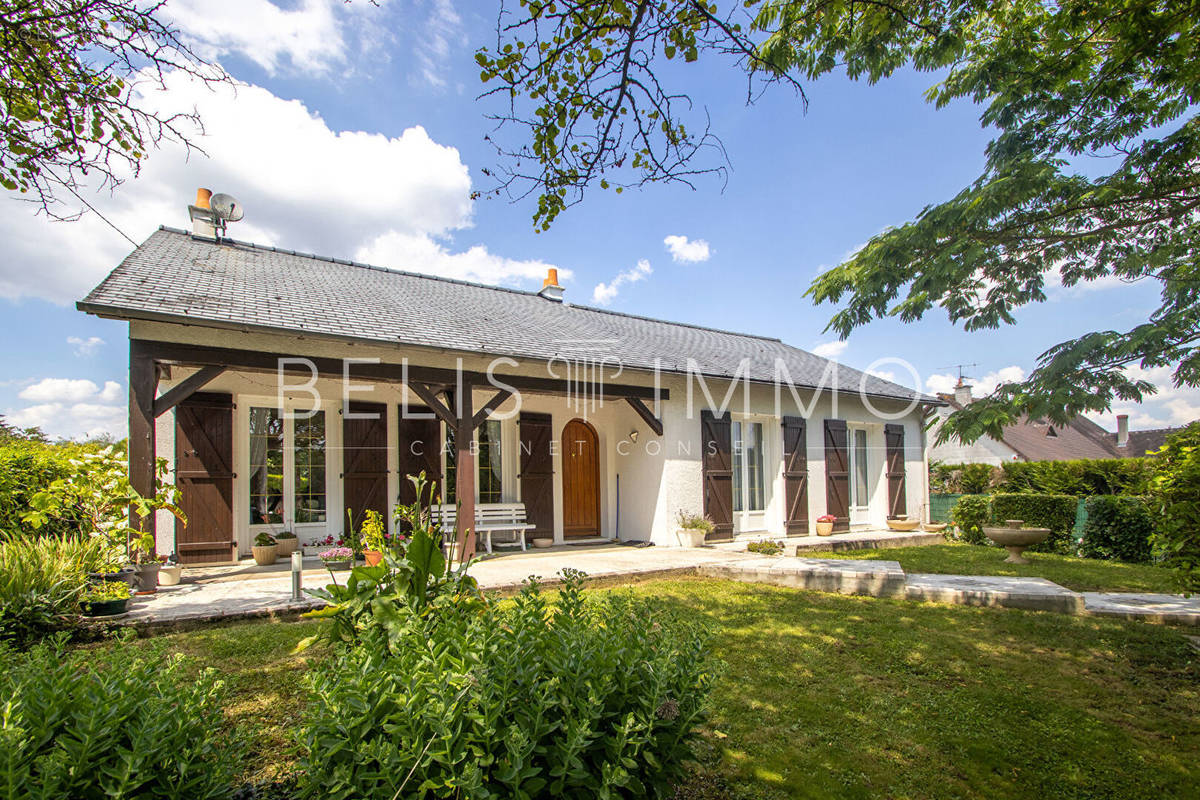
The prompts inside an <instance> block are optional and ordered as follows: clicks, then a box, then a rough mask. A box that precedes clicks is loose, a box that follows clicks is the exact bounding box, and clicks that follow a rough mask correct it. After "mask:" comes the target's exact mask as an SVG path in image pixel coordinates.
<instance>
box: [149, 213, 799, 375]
mask: <svg viewBox="0 0 1200 800" xmlns="http://www.w3.org/2000/svg"><path fill="white" fill-rule="evenodd" d="M158 229H159V230H160V231H166V232H168V233H175V234H179V235H181V236H188V237H192V238H193V239H195V238H196V237H194V236H192V234H190V233H189V232H187V231H186V230H184V229H182V228H174V227H171V226H170V225H159V226H158ZM201 241H207V240H203V239H202V240H201ZM219 243H228V244H233V245H237V246H239V247H249V248H251V249H252V250H261V251H263V252H269V253H283V254H284V255H289V256H296V257H298V258H311V259H313V260H314V261H325V262H328V263H331V264H341V265H342V266H346V267H358V268H360V269H369V270H374V271H376V272H386V273H389V274H391V275H403V276H405V277H409V278H422V279H425V280H430V281H440V282H442V283H452V284H455V285H458V286H471V287H474V288H476V289H490V290H493V291H497V292H508V293H510V294H519V295H524V296H526V297H538V296H539V295H538V293H537V292H533V291H529V290H528V289H513V288H511V287H508V286H493V285H490V284H486V283H479V282H477V281H464V280H461V279H459V278H447V277H445V276H443V275H431V274H429V273H427V272H411V271H409V270H404V269H392V268H390V267H381V266H378V265H376V264H367V263H365V262H362V261H353V260H351V259H348V258H335V257H334V256H322V255H318V254H316V253H304V252H301V251H299V250H291V249H288V248H286V247H272V246H270V245H265V244H258V243H256V242H244V241H241V240H239V239H228V238H222V239H221V240H220V242H215V241H214V242H213V244H219ZM562 305H563V306H565V307H568V308H578V309H580V310H583V311H591V312H593V313H596V314H610V315H612V316H614V317H625V318H628V319H640V320H643V321H645V322H656V323H659V324H661V325H676V326H679V327H682V328H692V329H693V330H699V331H709V332H711V333H721V334H724V335H726V336H744V337H746V338H747V339H759V340H762V341H766V342H776V343H778V344H784V342H783V340H782V339H780V338H778V337H774V336H763V335H761V334H757V333H742V332H740V331H730V330H725V329H723V328H713V327H711V326H708V325H696V324H694V323H691V322H675V321H673V320H668V319H659V318H657V317H647V316H644V315H642V314H630V313H628V312H625V311H613V310H611V309H607V308H596V307H595V306H585V305H580V304H578V303H563V304H562ZM786 346H788V347H791V345H786ZM797 349H798V348H797ZM805 352H807V351H805Z"/></svg>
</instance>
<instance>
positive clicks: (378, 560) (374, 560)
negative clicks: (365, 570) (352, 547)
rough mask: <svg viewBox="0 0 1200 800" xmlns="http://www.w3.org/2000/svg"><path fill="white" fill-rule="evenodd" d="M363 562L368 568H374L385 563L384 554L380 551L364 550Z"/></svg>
mask: <svg viewBox="0 0 1200 800" xmlns="http://www.w3.org/2000/svg"><path fill="white" fill-rule="evenodd" d="M363 561H365V562H366V563H367V566H368V567H374V566H376V565H378V564H382V563H383V553H381V552H379V551H378V550H363Z"/></svg>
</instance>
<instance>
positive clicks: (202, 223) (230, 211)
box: [188, 190, 243, 240]
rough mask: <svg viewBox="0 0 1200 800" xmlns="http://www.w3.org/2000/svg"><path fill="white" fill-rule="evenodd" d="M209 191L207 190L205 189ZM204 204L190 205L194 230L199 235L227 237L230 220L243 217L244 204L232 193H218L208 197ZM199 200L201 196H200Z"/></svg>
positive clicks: (189, 211)
mask: <svg viewBox="0 0 1200 800" xmlns="http://www.w3.org/2000/svg"><path fill="white" fill-rule="evenodd" d="M204 191H205V192H207V190H204ZM206 199H207V202H206V203H204V204H200V203H199V202H198V203H197V205H194V206H188V214H189V215H190V216H191V218H192V223H193V231H194V232H195V233H196V234H197V235H204V234H205V233H208V234H209V235H210V236H212V237H213V238H214V239H217V240H220V239H223V238H224V237H225V228H226V226H227V225H228V224H229V223H230V222H237V221H238V220H240V219H241V218H242V215H243V212H242V204H241V203H239V202H238V201H237V200H236V199H235V198H234V197H233V196H232V195H228V194H223V193H218V194H214V195H212V196H211V197H210V198H206ZM198 200H199V198H198Z"/></svg>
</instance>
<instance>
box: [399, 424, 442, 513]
mask: <svg viewBox="0 0 1200 800" xmlns="http://www.w3.org/2000/svg"><path fill="white" fill-rule="evenodd" d="M406 414H407V415H408V416H409V417H412V416H416V415H420V416H422V417H430V419H405V415H406ZM396 427H397V440H398V451H399V456H400V458H399V471H400V488H399V489H398V490H397V495H396V502H397V503H399V504H400V505H411V504H412V503H415V502H416V501H417V489H416V487H415V486H413V482H412V481H411V480H409V476H410V475H420V474H421V473H422V472H424V473H425V478H426V480H429V481H432V482H433V483H434V484H435V485H436V487H437V488H436V489H435V490H434V496H435V497H440V496H441V493H442V426H441V425H440V424H439V423H438V420H437V417H434V416H433V412H432V411H430V410H429V409H428V408H425V407H424V406H408V407H407V411H406V410H405V406H400V417H399V419H398V421H397V425H396ZM425 491H426V495H425V497H424V498H422V499H423V500H426V501H427V500H428V499H429V495H428V492H429V490H428V488H427V489H426V490H425Z"/></svg>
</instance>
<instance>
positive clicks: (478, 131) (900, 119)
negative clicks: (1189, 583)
mask: <svg viewBox="0 0 1200 800" xmlns="http://www.w3.org/2000/svg"><path fill="white" fill-rule="evenodd" d="M169 9H173V10H172V11H171V13H173V14H174V15H175V18H176V21H177V23H178V24H179V25H180V27H181V28H182V29H183V30H184V31H185V32H186V33H188V35H189V36H191V37H193V39H194V41H195V42H196V43H197V46H198V47H199V48H201V49H202V51H203V52H205V53H207V54H209V55H210V56H212V57H213V58H215V59H217V60H219V62H220V63H221V65H222V66H223V67H225V69H226V70H228V71H229V72H230V73H231V74H232V75H233V76H234V77H235V78H237V79H238V80H239V81H241V82H243V83H244V84H245V86H243V87H242V88H241V89H239V91H238V94H237V96H236V98H224V99H223V98H221V97H218V96H214V94H213V93H211V92H205V91H203V90H199V89H196V88H195V87H190V86H187V85H186V84H184V83H183V82H181V81H172V82H171V85H170V87H169V88H170V91H168V92H165V93H163V92H154V93H151V94H149V95H148V97H150V100H149V102H151V103H157V104H162V107H164V108H175V107H184V108H188V107H190V106H191V105H193V104H194V105H195V106H196V107H197V108H198V109H199V110H200V111H201V114H202V115H204V116H205V119H206V122H207V123H208V125H207V127H208V135H207V136H205V137H201V138H200V139H199V140H198V141H199V143H200V144H201V146H203V147H204V148H205V149H206V150H208V151H209V157H207V158H206V157H203V156H198V155H195V154H193V155H192V156H191V157H190V158H185V157H184V154H183V153H182V152H181V151H180V150H179V148H177V147H173V146H168V147H166V148H164V149H163V150H162V151H160V152H157V153H155V154H154V155H152V156H151V158H150V160H149V162H148V163H147V165H146V168H145V170H144V171H143V175H142V176H141V177H139V178H138V179H136V180H131V181H129V182H127V183H126V184H124V185H123V186H122V187H120V188H119V189H118V190H117V193H116V195H115V196H110V195H109V194H107V193H101V194H99V195H97V196H96V197H95V198H94V202H95V203H96V205H97V206H98V207H99V208H101V209H102V210H103V211H104V212H105V214H106V216H109V217H110V218H111V219H112V220H113V221H114V222H116V224H117V225H118V227H120V228H121V229H122V230H123V231H125V232H126V233H127V234H128V235H129V236H131V237H132V238H133V239H134V240H137V241H141V240H142V239H144V238H145V237H146V236H147V235H148V234H149V233H150V232H151V231H152V230H153V228H154V227H155V226H157V225H158V224H167V225H172V226H176V227H186V225H187V214H186V205H187V203H188V202H190V201H191V199H192V197H193V196H194V191H195V187H197V186H209V187H210V188H212V189H214V190H215V191H224V192H229V193H231V194H234V195H235V196H238V197H239V198H240V199H241V200H242V201H243V203H244V204H245V207H246V220H245V221H243V222H241V223H238V224H237V226H236V227H231V231H230V235H232V236H235V237H236V238H242V239H249V240H252V241H262V242H265V243H268V244H273V245H276V246H281V247H287V248H292V249H297V250H302V251H310V252H319V253H322V254H327V255H332V256H340V257H349V258H359V259H362V260H370V261H374V262H376V263H380V264H382V265H383V266H394V267H398V268H404V269H410V270H419V271H429V272H437V273H439V274H449V275H452V276H454V277H465V278H469V279H476V280H485V281H488V282H494V283H500V284H503V285H510V286H518V287H527V288H536V286H537V285H539V283H540V281H539V277H540V275H542V274H544V269H545V267H546V266H547V265H554V266H557V267H559V268H560V269H561V270H562V271H563V273H564V275H566V274H568V273H569V279H568V280H567V281H565V285H566V287H567V299H568V301H573V302H577V303H583V304H589V305H591V304H595V302H594V299H599V300H604V301H606V303H607V307H608V308H611V309H613V310H617V311H623V312H629V313H635V314H644V315H648V316H653V317H659V318H666V319H672V320H679V321H684V322H693V323H698V324H703V325H711V326H715V327H720V328H726V329H732V330H739V331H746V332H751V333H757V334H764V335H770V336H777V337H780V338H782V339H783V340H785V341H787V342H789V343H791V344H794V345H796V346H799V347H803V348H807V349H814V348H819V352H822V353H824V354H830V355H834V356H835V357H836V358H837V359H838V360H840V361H843V362H844V363H848V364H851V365H853V366H856V367H860V368H867V367H870V366H871V365H872V363H873V362H875V361H876V359H879V358H886V357H898V358H903V359H905V360H907V361H908V362H911V363H912V365H913V366H914V367H915V368H916V370H917V372H918V374H919V381H918V383H919V384H920V388H923V389H926V390H931V389H945V388H947V386H948V384H949V383H950V382H951V380H950V377H949V376H950V374H951V373H952V372H953V370H952V369H948V366H949V365H953V364H959V363H975V364H977V366H975V367H971V368H970V369H969V370H968V373H969V374H970V375H972V376H974V377H975V378H976V379H977V382H978V384H979V385H980V386H981V387H983V388H988V387H990V386H991V385H994V383H995V381H996V380H997V379H998V377H1000V376H1003V377H1006V378H1010V379H1011V378H1019V377H1021V375H1023V374H1025V373H1028V371H1029V370H1031V369H1032V367H1033V366H1034V363H1035V359H1036V357H1037V355H1038V354H1039V353H1040V352H1042V351H1043V350H1045V349H1046V348H1047V347H1048V346H1050V345H1052V344H1055V343H1057V342H1059V341H1062V340H1063V339H1066V338H1069V337H1072V336H1075V335H1078V334H1080V333H1082V332H1085V331H1088V330H1092V329H1095V328H1097V327H1103V328H1114V329H1125V328H1128V327H1131V326H1132V325H1134V324H1136V323H1137V322H1138V321H1139V320H1142V319H1144V318H1145V315H1146V314H1147V313H1149V311H1150V310H1152V309H1153V308H1154V307H1155V305H1156V304H1155V293H1154V290H1153V287H1152V286H1147V285H1136V286H1125V285H1120V284H1118V285H1116V286H1110V285H1106V286H1096V287H1085V288H1078V287H1077V288H1074V289H1072V290H1062V289H1057V290H1054V291H1052V292H1051V299H1050V301H1049V302H1047V303H1045V304H1043V305H1040V306H1034V307H1030V308H1027V309H1025V310H1022V311H1021V312H1019V314H1018V318H1019V324H1018V325H1016V326H1012V327H1007V328H1003V329H1000V330H996V331H988V332H980V333H973V334H967V333H964V332H963V331H961V330H958V329H956V328H954V327H952V326H951V325H950V324H949V323H947V322H946V320H945V318H944V316H942V315H940V314H938V313H933V314H931V315H930V316H929V318H928V319H927V320H925V321H923V322H921V323H919V324H912V325H903V324H900V323H898V322H893V321H886V322H877V323H875V324H872V325H870V326H868V327H866V328H863V329H861V330H859V331H858V332H856V333H854V334H853V336H852V337H851V338H850V340H849V342H848V343H847V344H846V345H844V346H842V345H834V344H830V342H831V340H832V339H833V337H832V336H830V335H828V334H824V333H822V329H823V328H824V326H825V323H826V322H827V320H828V318H829V315H830V312H831V310H830V308H828V307H821V308H818V307H814V306H813V305H812V304H811V302H810V301H809V300H807V299H806V298H805V297H804V296H803V294H804V291H805V289H806V288H807V287H808V285H809V283H810V282H811V280H812V278H813V277H814V276H815V275H817V274H818V273H819V272H820V271H821V270H823V269H824V268H827V267H829V266H832V265H835V264H837V263H838V262H839V261H840V260H841V259H842V258H843V257H844V256H845V255H846V254H848V253H850V252H852V251H853V250H854V249H855V248H856V247H858V246H860V245H861V244H863V243H864V242H865V241H866V240H867V239H869V238H870V237H871V236H872V235H874V234H876V233H878V232H879V231H881V230H883V229H884V228H885V227H887V226H889V225H896V224H901V223H903V222H905V221H907V220H908V219H910V218H912V217H913V216H914V215H915V214H917V213H918V212H919V211H920V210H921V208H922V207H924V206H925V205H927V204H930V203H934V202H937V201H939V200H942V199H945V198H947V197H949V196H951V195H952V194H953V193H955V192H957V191H958V190H959V189H961V188H962V187H963V186H964V185H966V184H967V183H968V182H970V181H971V180H972V179H973V178H974V177H976V176H977V175H978V173H979V171H980V168H981V165H982V153H983V148H984V145H985V144H986V142H987V140H988V138H989V137H988V134H987V132H986V131H984V130H982V129H981V128H980V125H979V123H978V115H979V109H978V108H977V107H974V106H972V105H970V104H968V103H961V104H956V105H952V106H950V107H949V108H946V109H942V110H940V111H939V110H935V109H934V108H932V107H931V106H930V105H928V104H926V103H925V101H924V99H923V93H924V91H925V90H926V89H927V88H928V86H929V85H930V84H931V83H932V82H933V81H934V77H933V76H930V75H921V74H914V73H904V74H901V75H898V76H896V77H894V78H892V79H889V80H887V81H885V82H883V83H880V84H878V85H875V86H869V85H867V84H865V83H856V82H852V81H849V80H846V79H845V78H843V77H841V76H830V77H827V78H825V79H822V80H820V81H818V82H815V83H812V84H808V85H806V91H807V94H808V98H809V105H808V109H807V113H805V110H804V108H803V106H802V104H801V102H800V100H799V98H798V97H796V95H795V94H794V93H792V92H791V91H789V90H786V89H783V88H777V89H773V90H770V91H768V92H767V93H766V94H765V95H764V96H763V97H762V98H760V99H759V101H758V102H757V103H756V104H755V105H753V106H747V105H746V103H745V81H744V78H743V77H742V76H741V75H740V74H738V73H737V72H736V71H735V70H733V69H731V68H730V67H729V65H728V63H727V62H724V61H723V60H721V59H719V58H711V59H707V60H702V61H701V62H700V63H699V64H697V65H692V66H689V67H687V68H678V69H676V72H675V74H677V76H678V80H679V81H680V83H679V86H680V87H681V88H682V89H685V90H687V91H689V92H691V93H692V95H693V97H694V98H695V100H696V102H697V105H698V106H700V107H703V108H706V109H707V111H708V113H709V114H710V115H711V118H712V127H713V131H714V132H715V133H716V134H718V135H719V136H720V138H721V140H722V142H723V143H724V146H725V148H726V150H727V152H728V154H729V158H730V161H731V163H732V169H731V171H730V173H729V176H728V183H727V185H725V186H724V190H723V191H722V184H721V182H720V181H719V180H717V179H715V178H714V179H705V178H701V179H699V181H698V183H697V189H696V190H695V191H693V190H691V189H688V188H687V187H684V186H678V185H677V186H655V187H649V188H646V189H644V190H641V191H633V192H626V193H624V194H622V195H620V196H616V195H614V194H612V193H600V192H597V193H594V194H592V195H590V196H589V197H588V198H587V199H586V200H585V201H584V203H583V204H582V205H579V206H576V207H574V208H572V209H570V210H568V211H567V212H565V213H564V214H563V215H562V216H560V218H559V219H558V220H557V221H556V222H555V224H554V226H553V227H552V229H551V230H550V231H549V232H547V233H541V234H537V233H534V232H533V228H532V225H531V221H530V218H531V214H532V210H533V201H532V200H527V201H524V202H519V203H515V204H513V203H510V202H508V201H506V200H504V199H498V198H484V199H480V200H476V201H474V202H473V203H472V202H471V201H470V199H469V193H470V191H471V190H472V189H474V190H486V189H487V188H489V185H490V184H489V183H488V180H489V179H488V178H487V177H486V176H484V175H483V174H482V173H481V169H482V168H485V167H489V166H493V165H494V164H495V163H496V159H495V155H494V151H493V150H492V148H491V145H489V144H488V143H487V142H485V141H484V136H485V135H486V134H487V133H489V131H491V130H492V127H493V124H492V123H491V122H490V121H488V120H487V119H486V117H485V114H486V112H487V111H488V110H489V108H490V107H491V106H489V104H488V103H486V102H480V101H477V100H476V95H477V94H479V92H480V90H481V85H480V84H479V80H478V68H477V67H476V66H475V64H474V62H473V59H472V55H473V52H474V49H475V47H476V46H478V45H479V44H480V43H485V42H488V41H491V40H492V39H493V38H494V30H493V26H494V17H493V14H494V11H493V4H491V3H471V4H467V3H451V2H449V1H448V0H426V1H425V2H418V1H416V0H411V1H410V2H386V3H384V4H382V6H381V7H379V8H375V7H373V6H371V5H370V4H368V3H365V2H355V3H353V4H351V5H350V6H349V7H344V6H343V5H342V4H341V3H340V2H338V1H337V0H304V1H303V2H299V3H282V2H280V3H278V4H276V5H272V4H271V3H270V2H268V0H242V2H235V1H234V0H208V1H207V2H203V3H202V2H199V0H173V2H172V3H171V4H170V6H169ZM485 12H486V13H485ZM418 129H419V130H418ZM422 131H423V132H422ZM713 163H716V162H715V161H714V162H713ZM0 236H3V237H4V238H5V240H6V241H7V242H9V250H10V252H9V254H8V258H7V259H6V260H5V263H4V264H3V265H0V312H2V313H0V332H2V333H3V335H4V337H5V340H6V341H9V342H10V343H12V344H10V346H9V347H7V348H6V350H5V352H6V355H5V359H4V362H3V366H2V368H0V413H4V414H6V415H7V416H9V417H10V418H12V419H13V420H15V421H17V422H19V423H24V424H40V425H42V426H43V427H44V428H45V429H46V430H48V431H50V432H52V433H54V434H56V435H82V434H85V433H95V432H98V431H101V430H108V431H110V432H113V433H116V434H117V435H123V416H124V410H123V409H124V407H123V398H124V391H125V372H126V351H125V339H126V329H125V326H124V325H123V324H121V323H116V322H111V321H104V320H97V319H95V318H92V317H88V316H86V315H84V314H81V313H79V312H77V311H75V310H74V307H73V301H74V300H76V299H79V298H80V297H82V296H83V295H84V294H85V293H86V292H87V290H88V289H89V288H90V287H91V286H93V285H94V284H95V283H97V282H98V281H99V280H100V279H101V278H102V277H103V275H104V274H105V272H106V271H107V270H108V269H111V268H112V267H113V266H115V265H116V263H117V262H118V261H119V260H120V258H122V257H123V256H124V255H125V254H127V253H128V252H129V250H131V249H132V248H131V246H130V245H129V243H128V242H127V241H125V240H124V239H123V238H122V237H121V236H119V235H118V234H117V233H115V232H114V231H112V230H111V229H110V228H108V227H106V226H105V225H104V224H103V223H101V222H100V221H99V220H96V219H95V218H94V217H90V218H85V219H84V220H83V221H81V222H77V223H71V224H54V223H49V222H46V221H45V220H41V219H36V218H34V217H33V215H32V213H31V209H30V208H28V207H27V206H26V205H25V204H22V203H20V202H18V201H14V200H12V199H10V198H4V199H3V200H2V201H0ZM668 237H684V238H682V239H680V238H677V239H672V241H674V242H676V243H677V244H682V243H684V240H686V245H685V246H684V247H683V248H682V249H681V250H680V252H682V253H684V254H685V255H690V256H691V259H692V260H686V259H678V258H675V257H673V255H672V253H671V252H670V251H669V250H668V247H667V246H666V244H665V243H664V240H665V239H667V238H668ZM698 242H704V243H707V253H706V254H705V248H704V247H703V246H701V245H699V244H697V243H698ZM703 255H706V256H707V257H706V258H700V256H703ZM639 265H641V266H639ZM623 273H624V274H625V275H626V277H625V279H624V280H620V281H618V280H617V279H618V276H620V275H622V274H623ZM601 285H603V288H601V289H600V290H599V292H597V287H598V286H601ZM614 290H615V291H614ZM881 371H883V372H887V373H891V374H892V376H893V377H894V378H896V379H898V380H900V381H901V382H904V383H909V384H912V383H914V381H913V380H912V379H911V378H909V377H908V376H907V374H906V373H905V372H904V371H903V370H901V369H898V368H897V367H896V366H895V365H893V364H889V365H885V366H883V367H881ZM1149 377H1151V378H1152V379H1154V380H1158V381H1163V380H1164V379H1165V371H1162V372H1160V373H1157V374H1153V375H1150V376H1149ZM1115 411H1128V412H1131V413H1132V421H1133V427H1135V428H1141V427H1155V426H1158V425H1167V424H1179V423H1182V422H1185V421H1188V420H1190V419H1192V418H1194V417H1196V416H1200V396H1198V395H1197V393H1195V392H1191V391H1180V390H1174V389H1171V388H1170V387H1169V386H1166V385H1165V383H1164V392H1163V394H1162V395H1160V396H1159V397H1158V398H1157V399H1156V400H1154V401H1153V402H1150V403H1147V404H1145V405H1144V406H1143V407H1141V408H1137V409H1133V408H1128V407H1123V408H1119V409H1115V410H1114V413H1115ZM1099 420H1100V421H1101V422H1102V424H1107V425H1109V427H1110V428H1111V415H1105V416H1104V417H1101V418H1099Z"/></svg>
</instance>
